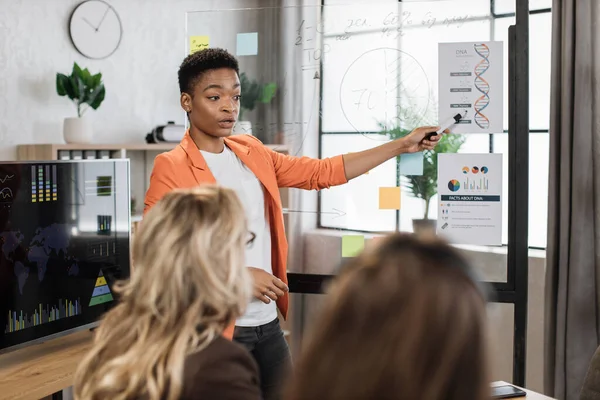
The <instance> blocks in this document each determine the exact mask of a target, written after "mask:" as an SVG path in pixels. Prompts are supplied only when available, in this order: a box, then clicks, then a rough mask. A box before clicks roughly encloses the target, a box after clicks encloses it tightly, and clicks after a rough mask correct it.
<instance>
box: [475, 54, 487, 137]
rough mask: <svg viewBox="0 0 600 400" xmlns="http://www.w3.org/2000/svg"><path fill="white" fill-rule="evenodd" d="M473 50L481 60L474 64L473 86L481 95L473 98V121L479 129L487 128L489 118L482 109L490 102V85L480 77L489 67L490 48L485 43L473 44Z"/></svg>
mask: <svg viewBox="0 0 600 400" xmlns="http://www.w3.org/2000/svg"><path fill="white" fill-rule="evenodd" d="M474 47H475V52H476V53H477V54H478V55H479V56H480V57H481V61H479V63H477V65H476V66H475V81H474V84H475V88H476V89H477V90H478V91H479V92H480V93H481V96H480V97H478V98H477V100H475V104H474V105H473V108H474V109H475V123H476V124H477V126H479V127H480V128H481V129H487V128H489V126H490V120H489V118H488V117H487V116H485V115H484V114H483V113H482V111H483V110H485V108H486V107H487V106H488V105H489V104H490V96H489V94H488V93H489V92H490V85H489V83H488V82H487V81H486V80H485V79H484V78H482V75H483V74H484V73H485V72H486V71H487V70H488V69H489V68H490V61H489V59H488V57H489V56H490V48H489V47H488V46H487V45H486V44H483V43H482V44H475V45H474Z"/></svg>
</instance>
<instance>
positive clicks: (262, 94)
mask: <svg viewBox="0 0 600 400" xmlns="http://www.w3.org/2000/svg"><path fill="white" fill-rule="evenodd" d="M276 88H277V86H276V85H275V84H273V83H271V84H266V85H263V84H260V83H259V82H258V81H256V80H251V79H249V78H248V75H246V73H245V72H242V73H241V74H240V91H241V93H242V97H241V99H240V115H239V116H238V119H239V120H240V121H243V119H242V116H243V114H244V111H252V110H254V108H255V107H256V103H257V102H261V103H265V104H268V103H270V102H271V100H272V98H273V96H274V95H275V91H276V90H277V89H276Z"/></svg>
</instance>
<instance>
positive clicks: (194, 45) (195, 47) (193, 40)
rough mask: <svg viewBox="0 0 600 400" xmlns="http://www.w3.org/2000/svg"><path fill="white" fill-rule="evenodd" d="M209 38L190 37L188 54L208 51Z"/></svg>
mask: <svg viewBox="0 0 600 400" xmlns="http://www.w3.org/2000/svg"><path fill="white" fill-rule="evenodd" d="M209 43H210V38H209V37H208V36H190V54H193V53H195V52H197V51H200V50H204V49H208V45H209Z"/></svg>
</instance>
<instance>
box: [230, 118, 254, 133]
mask: <svg viewBox="0 0 600 400" xmlns="http://www.w3.org/2000/svg"><path fill="white" fill-rule="evenodd" d="M233 134H234V135H241V134H246V135H252V122H250V121H238V122H236V123H235V125H234V126H233Z"/></svg>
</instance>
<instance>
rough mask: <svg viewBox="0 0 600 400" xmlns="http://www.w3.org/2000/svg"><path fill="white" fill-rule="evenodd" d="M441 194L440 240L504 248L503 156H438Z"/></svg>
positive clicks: (438, 228)
mask: <svg viewBox="0 0 600 400" xmlns="http://www.w3.org/2000/svg"><path fill="white" fill-rule="evenodd" d="M438 195H439V200H438V221H437V233H438V235H439V236H440V237H442V238H443V239H445V240H447V241H449V242H450V243H454V244H474V245H483V246H486V245H502V154H494V153H492V154H489V153H488V154H464V153H440V154H438Z"/></svg>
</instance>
